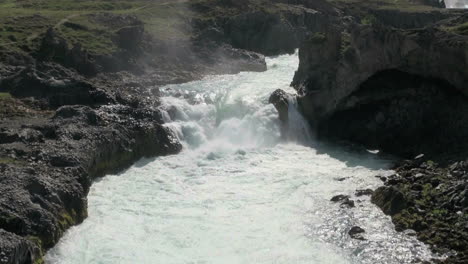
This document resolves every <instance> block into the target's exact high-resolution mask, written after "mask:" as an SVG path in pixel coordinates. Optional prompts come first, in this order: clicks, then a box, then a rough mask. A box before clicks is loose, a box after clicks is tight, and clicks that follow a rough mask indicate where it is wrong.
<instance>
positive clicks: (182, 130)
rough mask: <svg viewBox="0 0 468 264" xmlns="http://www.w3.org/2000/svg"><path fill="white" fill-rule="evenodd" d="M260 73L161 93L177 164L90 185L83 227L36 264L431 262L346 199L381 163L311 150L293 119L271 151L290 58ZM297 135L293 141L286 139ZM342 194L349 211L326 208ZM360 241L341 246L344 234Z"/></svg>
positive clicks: (148, 162) (347, 152)
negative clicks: (275, 100)
mask: <svg viewBox="0 0 468 264" xmlns="http://www.w3.org/2000/svg"><path fill="white" fill-rule="evenodd" d="M267 64H268V70H267V71H266V72H261V73H254V72H243V73H240V74H236V75H221V76H209V77H206V78H204V79H203V80H200V81H194V82H190V83H185V84H180V85H169V86H166V87H163V88H162V89H161V90H162V94H163V98H162V101H163V105H162V108H163V109H164V110H165V114H166V115H165V119H166V122H167V126H169V127H171V128H172V129H173V130H174V131H175V132H176V133H177V134H178V137H179V138H180V139H181V141H182V142H183V144H184V150H183V151H182V153H180V154H179V155H174V156H167V157H158V158H153V159H144V160H141V161H139V162H137V163H136V164H135V165H134V166H132V167H131V168H129V169H128V170H126V171H124V172H122V173H120V174H117V175H108V176H106V177H104V178H102V179H100V180H98V181H97V182H95V183H94V184H93V186H92V188H91V191H90V193H89V196H88V199H89V217H88V218H87V219H86V220H85V221H84V223H82V224H81V225H79V226H76V227H73V228H71V229H69V230H68V231H67V232H66V234H65V236H64V237H63V238H62V239H61V241H60V243H59V244H58V245H57V246H56V247H55V248H53V249H51V250H50V251H49V252H48V253H47V255H46V263H57V264H85V263H97V264H105V263H109V264H111V263H112V264H116V263H163V264H172V263H174V264H175V263H181V264H182V263H223V264H224V263H333V264H335V263H410V262H411V261H412V260H414V259H415V258H420V259H427V258H429V257H431V253H430V251H429V250H428V248H427V247H426V246H424V245H423V244H421V243H420V242H418V241H417V240H416V239H415V237H414V236H410V235H409V234H407V233H398V232H395V231H394V229H393V225H392V223H391V220H390V218H389V217H388V216H385V215H383V214H382V212H381V211H380V210H379V209H378V208H377V207H375V206H374V205H372V204H371V203H370V201H369V197H355V195H354V192H355V190H356V189H366V188H376V187H377V186H379V185H380V184H381V182H380V180H379V179H378V178H376V177H375V176H376V175H385V174H389V173H391V171H388V167H389V166H390V165H391V162H392V161H391V160H390V159H387V158H383V157H382V156H379V155H376V154H372V153H370V152H367V151H362V150H361V151H358V150H356V149H351V148H349V147H346V146H329V145H327V144H325V143H320V142H316V141H315V140H314V139H313V136H312V135H311V133H310V131H308V129H307V127H308V126H307V124H306V123H305V122H304V120H303V119H302V117H301V116H300V115H299V114H298V112H297V110H295V109H290V120H291V122H294V124H291V126H292V127H296V128H298V127H299V128H301V129H296V130H295V131H296V133H291V134H290V135H289V137H288V138H289V140H288V142H283V141H281V140H280V133H279V131H280V129H279V122H278V117H277V112H276V110H275V109H274V108H273V106H272V105H269V104H268V97H269V95H270V94H271V93H272V92H273V91H274V90H275V89H277V88H282V89H285V90H287V91H288V92H294V91H293V90H292V88H290V87H289V83H290V81H291V80H292V77H293V75H294V71H295V70H296V69H297V65H298V57H297V54H296V55H284V56H279V57H275V58H267ZM297 131H300V132H297ZM337 194H347V195H351V196H352V199H353V200H355V201H356V207H355V208H351V209H349V208H342V207H340V205H339V204H335V203H332V202H330V198H331V197H333V196H334V195H337ZM356 225H357V226H360V227H362V228H364V229H365V230H366V232H365V233H364V237H365V238H366V240H355V239H351V238H350V237H349V235H348V231H349V229H350V228H351V227H353V226H356Z"/></svg>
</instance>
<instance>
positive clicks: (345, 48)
mask: <svg viewBox="0 0 468 264" xmlns="http://www.w3.org/2000/svg"><path fill="white" fill-rule="evenodd" d="M350 49H351V35H350V34H349V33H346V32H344V33H342V34H341V48H340V53H341V56H343V55H344V54H346V53H348V52H349V51H350Z"/></svg>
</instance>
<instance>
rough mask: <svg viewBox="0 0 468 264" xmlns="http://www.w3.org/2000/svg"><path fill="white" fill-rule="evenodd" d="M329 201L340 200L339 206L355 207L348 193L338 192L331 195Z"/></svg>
mask: <svg viewBox="0 0 468 264" xmlns="http://www.w3.org/2000/svg"><path fill="white" fill-rule="evenodd" d="M330 201H332V202H335V203H337V202H341V204H340V206H341V207H343V208H353V207H355V204H354V201H353V200H351V199H350V197H349V195H344V194H339V195H335V196H333V197H332V198H331V199H330Z"/></svg>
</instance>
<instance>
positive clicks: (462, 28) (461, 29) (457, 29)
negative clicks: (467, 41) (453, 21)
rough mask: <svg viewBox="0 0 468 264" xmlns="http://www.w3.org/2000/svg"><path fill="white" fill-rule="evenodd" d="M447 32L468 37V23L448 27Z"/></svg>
mask: <svg viewBox="0 0 468 264" xmlns="http://www.w3.org/2000/svg"><path fill="white" fill-rule="evenodd" d="M446 30H447V31H449V32H452V33H455V34H458V35H464V36H468V22H465V23H463V24H460V25H457V26H453V27H448V28H446Z"/></svg>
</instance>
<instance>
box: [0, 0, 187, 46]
mask: <svg viewBox="0 0 468 264" xmlns="http://www.w3.org/2000/svg"><path fill="white" fill-rule="evenodd" d="M192 1H193V0H192ZM188 2H189V0H133V1H132V0H97V1H89V0H83V1H76V0H22V1H14V0H0V48H2V49H4V50H5V49H6V50H14V51H21V50H31V49H34V48H35V47H37V46H38V42H39V39H40V36H41V35H42V34H44V33H45V32H46V31H47V29H48V28H50V27H54V28H55V29H56V30H57V31H58V32H59V33H60V34H61V35H62V36H63V37H64V38H65V39H67V40H69V41H70V42H71V43H80V44H81V45H82V46H83V47H84V48H86V49H88V50H89V51H90V52H92V53H99V54H101V53H110V52H114V51H115V49H116V47H115V45H114V44H113V41H112V36H113V34H114V33H115V32H116V31H117V30H119V29H120V28H118V27H114V26H112V25H103V24H100V23H97V22H96V21H94V20H93V19H91V17H92V15H95V14H99V13H111V14H128V15H135V16H136V17H138V18H139V19H140V20H142V21H143V22H144V23H145V29H146V31H147V32H148V33H149V34H151V35H152V36H153V37H155V38H156V39H163V40H168V39H175V40H177V39H180V38H184V37H186V35H187V34H186V33H187V23H188V21H190V17H191V14H190V12H189V9H188V8H187V7H186V6H187V3H188ZM70 23H71V24H72V25H73V24H74V25H78V27H74V26H73V27H67V24H70Z"/></svg>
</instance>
